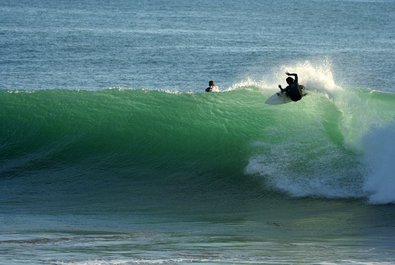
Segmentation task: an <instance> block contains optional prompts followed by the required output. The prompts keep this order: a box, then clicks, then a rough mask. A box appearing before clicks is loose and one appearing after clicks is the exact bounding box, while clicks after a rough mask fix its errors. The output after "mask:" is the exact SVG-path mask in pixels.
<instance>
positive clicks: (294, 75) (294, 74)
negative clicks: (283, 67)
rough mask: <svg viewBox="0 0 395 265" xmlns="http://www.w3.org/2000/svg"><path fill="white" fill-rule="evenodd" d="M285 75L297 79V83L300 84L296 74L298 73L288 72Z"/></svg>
mask: <svg viewBox="0 0 395 265" xmlns="http://www.w3.org/2000/svg"><path fill="white" fill-rule="evenodd" d="M285 74H286V75H288V76H291V75H292V76H293V77H295V82H298V74H296V73H293V74H291V73H288V72H286V73H285Z"/></svg>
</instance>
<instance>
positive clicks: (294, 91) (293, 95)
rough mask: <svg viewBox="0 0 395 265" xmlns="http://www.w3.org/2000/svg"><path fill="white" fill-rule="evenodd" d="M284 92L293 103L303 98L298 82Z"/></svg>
mask: <svg viewBox="0 0 395 265" xmlns="http://www.w3.org/2000/svg"><path fill="white" fill-rule="evenodd" d="M284 90H285V93H286V94H287V96H288V97H289V98H290V99H291V100H292V101H298V100H300V99H301V98H302V92H301V91H300V89H299V84H298V82H294V83H293V84H291V85H289V86H287V87H286V88H285V89H284Z"/></svg>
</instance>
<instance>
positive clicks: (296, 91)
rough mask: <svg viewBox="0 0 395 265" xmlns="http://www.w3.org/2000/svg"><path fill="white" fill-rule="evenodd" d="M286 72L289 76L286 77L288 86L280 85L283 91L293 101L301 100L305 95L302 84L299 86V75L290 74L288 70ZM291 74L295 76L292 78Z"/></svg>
mask: <svg viewBox="0 0 395 265" xmlns="http://www.w3.org/2000/svg"><path fill="white" fill-rule="evenodd" d="M285 74H286V75H287V76H288V77H287V79H286V81H287V84H288V86H287V87H286V88H282V87H281V85H278V87H279V88H280V90H281V93H284V92H285V93H286V94H287V96H288V97H289V98H290V99H291V100H292V101H298V100H300V99H301V98H302V96H303V93H302V91H301V86H299V82H298V75H297V74H290V73H288V72H286V73H285ZM291 76H293V77H294V78H292V77H291Z"/></svg>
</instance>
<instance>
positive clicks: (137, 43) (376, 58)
mask: <svg viewBox="0 0 395 265" xmlns="http://www.w3.org/2000/svg"><path fill="white" fill-rule="evenodd" d="M394 8H395V7H394V1H335V2H334V1H319V0H317V1H284V2H282V3H281V4H280V3H278V2H276V1H247V2H240V1H226V2H224V1H197V2H194V3H188V2H186V1H156V0H155V1H117V2H116V3H114V2H111V1H100V2H97V1H41V0H40V1H38V0H36V1H17V2H14V1H4V0H3V1H1V25H0V27H1V28H0V30H1V32H0V34H1V42H0V45H1V65H0V67H1V68H0V70H1V81H0V87H1V88H3V89H48V88H71V89H79V88H83V89H102V88H109V87H127V88H151V89H158V88H166V89H172V90H180V91H185V90H193V91H195V90H200V89H201V87H202V86H203V87H204V86H205V85H206V83H207V81H208V80H209V79H214V80H216V81H217V82H218V83H219V84H221V85H222V87H229V86H231V85H233V84H234V83H235V82H239V81H241V80H244V79H245V78H247V77H250V78H254V79H259V80H260V79H262V78H264V77H265V76H266V75H268V74H269V73H271V71H273V69H277V68H278V67H279V66H281V65H283V64H294V63H296V62H303V61H305V60H310V61H317V62H318V63H322V61H325V60H329V61H330V62H331V64H332V67H333V71H334V75H335V77H336V78H335V79H336V81H337V82H339V83H342V84H344V85H347V86H351V87H364V88H374V89H381V90H386V91H393V89H394V87H393V85H392V83H391V78H390V76H391V74H392V71H393V69H394V61H395V56H394V39H393V38H394V25H393V23H392V21H393V20H394V16H395V15H394Z"/></svg>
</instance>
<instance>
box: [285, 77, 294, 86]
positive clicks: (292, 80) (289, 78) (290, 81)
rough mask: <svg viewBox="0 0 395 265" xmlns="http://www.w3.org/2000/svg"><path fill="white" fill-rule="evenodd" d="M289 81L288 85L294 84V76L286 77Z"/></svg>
mask: <svg viewBox="0 0 395 265" xmlns="http://www.w3.org/2000/svg"><path fill="white" fill-rule="evenodd" d="M285 80H286V81H287V83H288V85H290V84H292V83H293V82H294V79H293V78H292V77H287V79H285Z"/></svg>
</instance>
